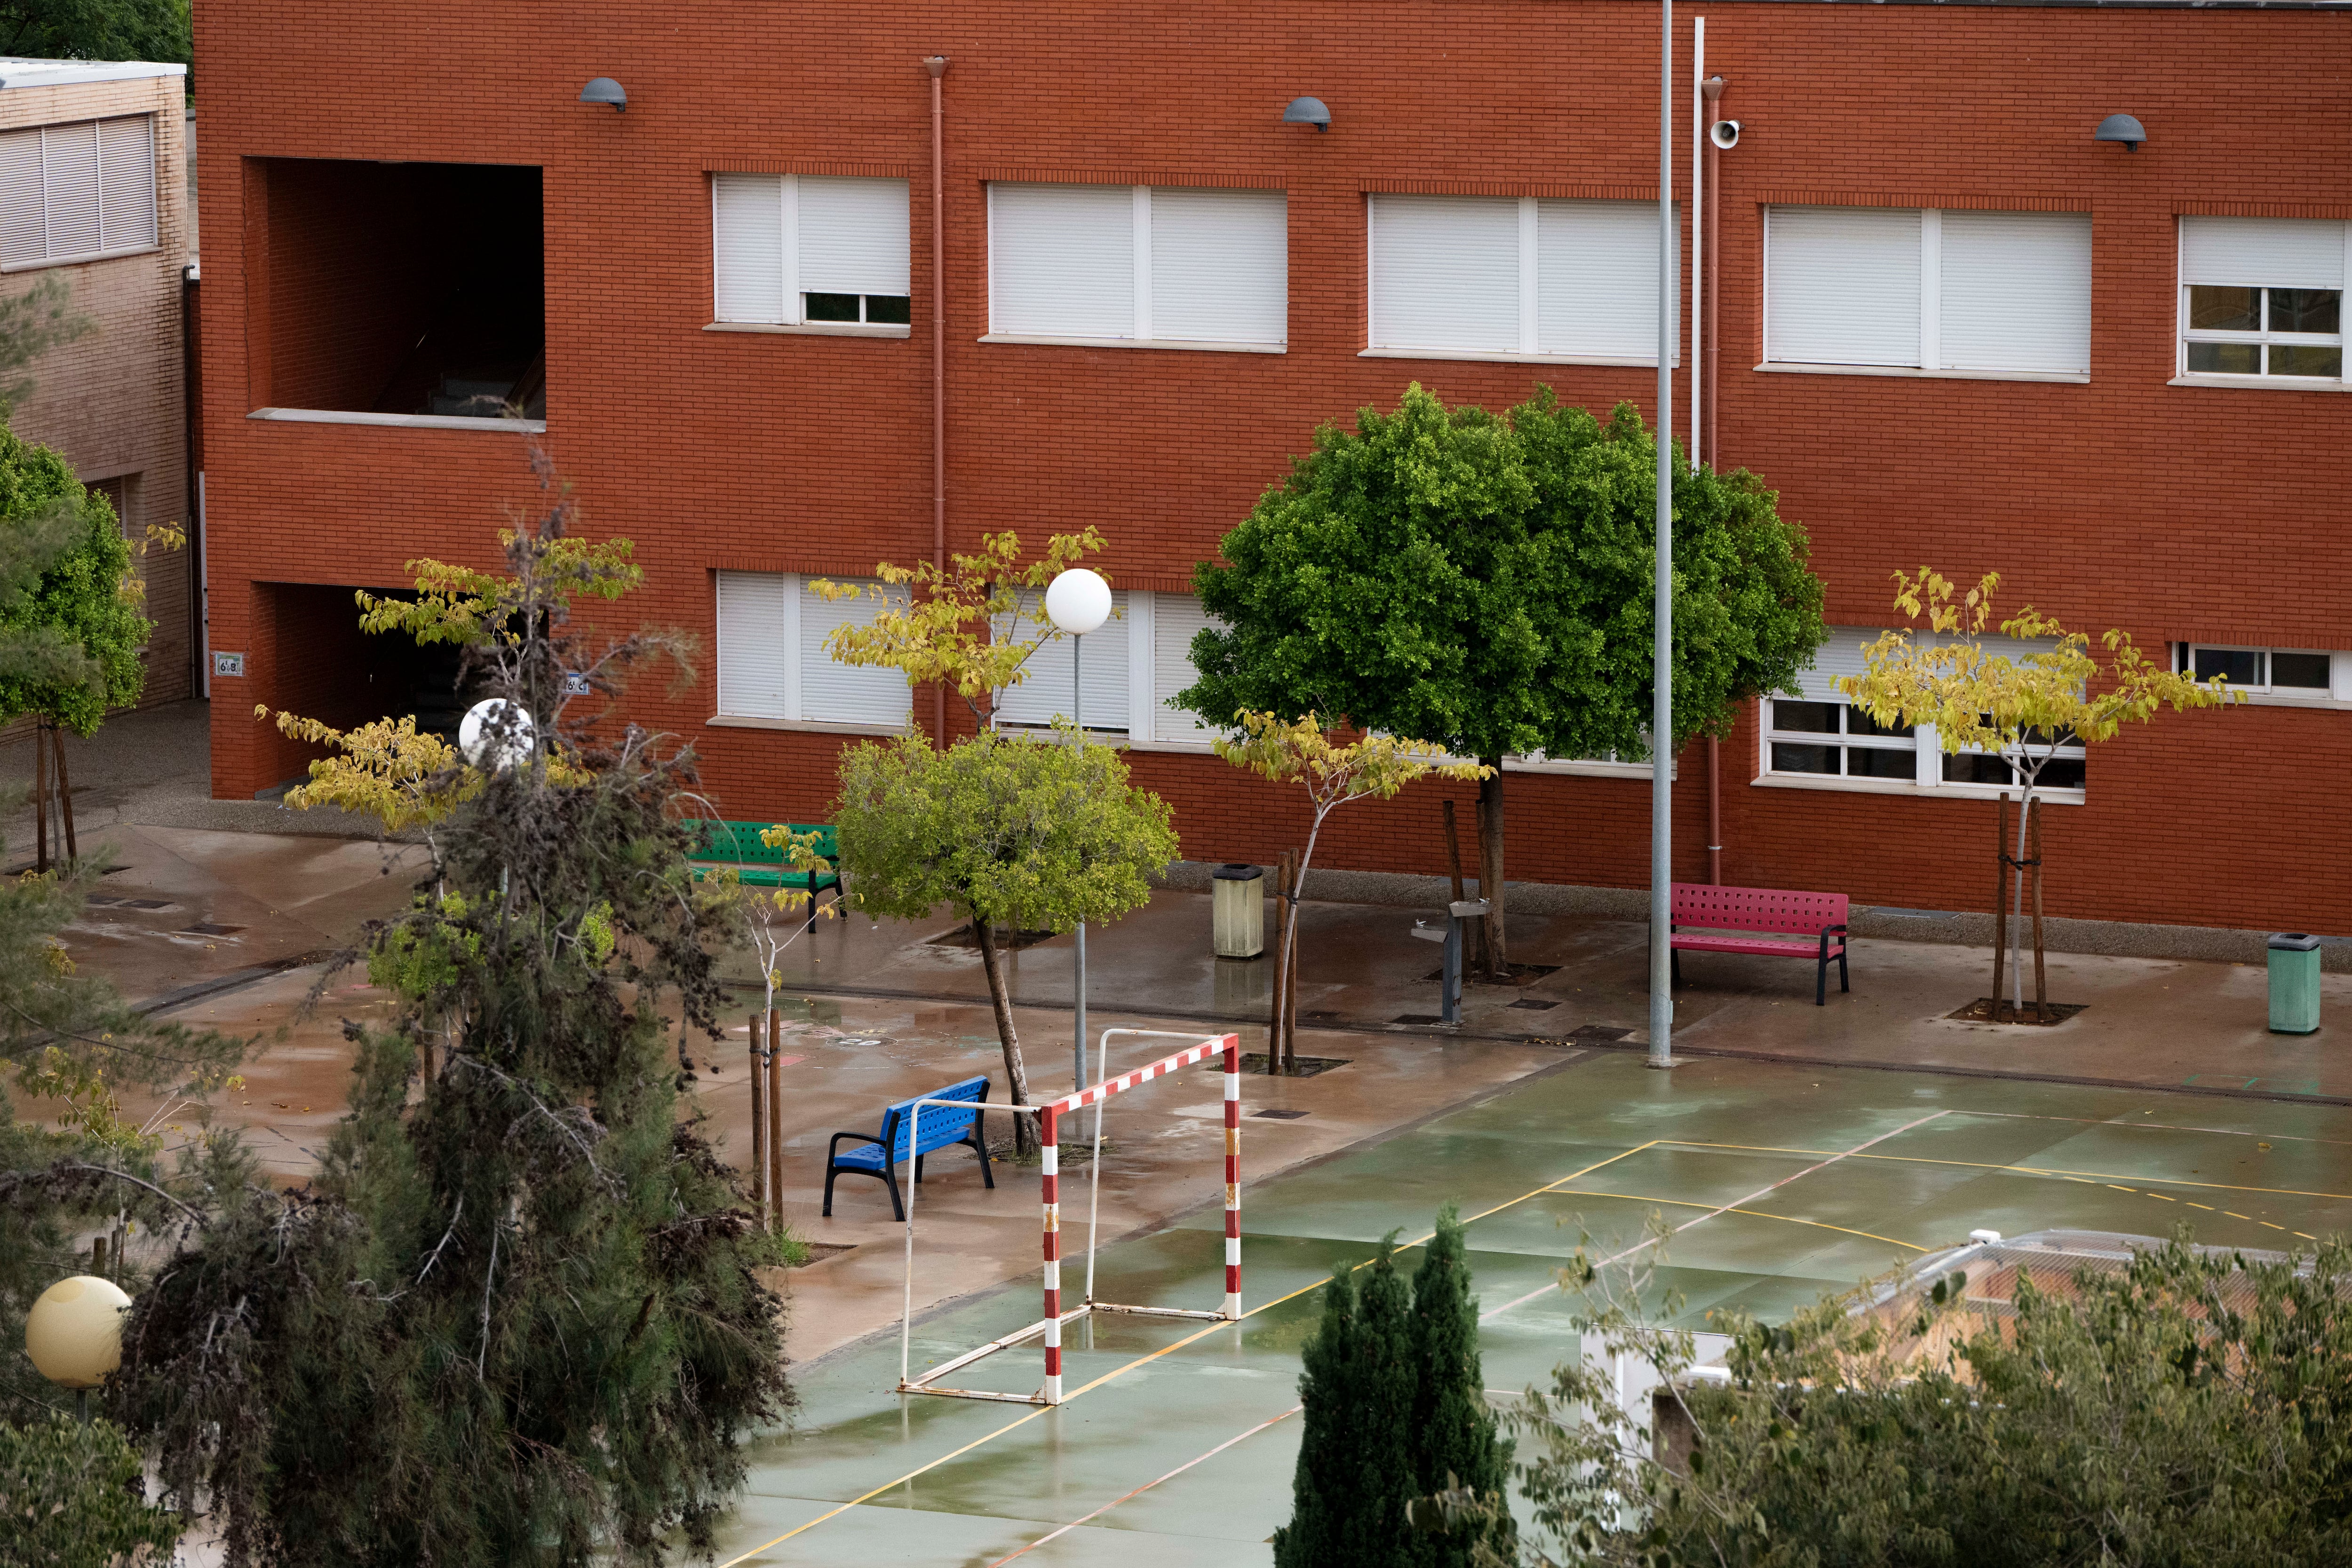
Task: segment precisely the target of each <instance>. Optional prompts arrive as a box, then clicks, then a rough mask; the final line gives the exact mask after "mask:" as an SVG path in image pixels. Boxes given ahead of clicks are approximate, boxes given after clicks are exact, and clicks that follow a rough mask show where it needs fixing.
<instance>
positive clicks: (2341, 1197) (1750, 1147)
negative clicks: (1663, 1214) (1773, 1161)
mask: <svg viewBox="0 0 2352 1568" xmlns="http://www.w3.org/2000/svg"><path fill="white" fill-rule="evenodd" d="M1653 1142H1654V1143H1655V1144H1657V1145H1664V1146H1666V1147H1670V1148H1684V1149H1738V1150H1740V1151H1741V1152H1743V1153H1746V1154H1751V1155H1830V1154H1835V1153H1836V1152H1837V1151H1836V1150H1834V1149H1784V1148H1779V1147H1776V1146H1774V1145H1769V1144H1706V1143H1699V1142H1696V1141H1694V1140H1690V1139H1685V1138H1657V1139H1654V1140H1653ZM1632 1152H1633V1151H1632V1150H1628V1151H1627V1153H1629V1154H1630V1153H1632ZM1849 1157H1850V1158H1853V1159H1857V1160H1891V1161H1893V1162H1894V1163H1895V1164H1897V1165H1906V1166H1958V1167H1959V1168H1961V1169H1965V1170H1979V1171H2020V1172H2022V1173H2023V1174H2025V1175H2027V1176H2070V1177H2073V1178H2074V1179H2076V1180H2088V1181H2113V1180H2115V1179H2116V1178H2117V1177H2118V1176H2120V1177H2122V1178H2123V1179H2124V1180H2126V1181H2144V1182H2154V1183H2156V1184H2158V1185H2159V1186H2190V1187H2196V1188H2198V1189H2199V1190H2200V1191H2205V1192H2258V1193H2263V1194H2265V1195H2267V1196H2269V1197H2326V1198H2334V1199H2335V1200H2336V1201H2337V1202H2340V1203H2352V1193H2347V1192H2306V1191H2305V1190H2304V1189H2303V1188H2301V1187H2293V1186H2231V1185H2230V1184H2229V1183H2227V1182H2218V1181H2189V1180H2188V1179H2187V1178H2185V1177H2181V1176H2142V1175H2140V1174H2138V1173H2137V1172H2136V1171H2075V1170H2067V1169H2065V1168H2064V1167H2063V1166H2019V1165H1995V1164H1992V1163H1990V1162H1989V1161H1985V1160H1931V1159H1924V1158H1921V1157H1920V1156H1918V1155H1850V1156H1849Z"/></svg>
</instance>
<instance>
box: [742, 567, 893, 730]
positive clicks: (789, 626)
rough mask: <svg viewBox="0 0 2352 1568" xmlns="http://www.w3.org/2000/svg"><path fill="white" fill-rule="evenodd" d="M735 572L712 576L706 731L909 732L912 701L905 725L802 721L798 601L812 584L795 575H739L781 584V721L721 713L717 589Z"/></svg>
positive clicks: (839, 579)
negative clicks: (771, 580) (782, 664)
mask: <svg viewBox="0 0 2352 1568" xmlns="http://www.w3.org/2000/svg"><path fill="white" fill-rule="evenodd" d="M732 570H734V569H732V568H722V569H720V570H718V571H714V572H713V573H712V574H711V578H710V618H711V619H710V624H711V639H710V643H711V649H712V665H713V669H712V677H713V678H712V680H711V683H710V689H711V706H712V710H713V711H712V713H711V716H709V718H707V719H705V720H704V721H703V723H704V724H705V725H707V726H709V727H712V728H716V729H793V730H815V731H821V732H824V733H826V734H832V735H905V734H908V733H909V728H910V726H911V724H912V722H913V713H912V700H911V696H910V698H909V706H908V719H907V720H906V721H904V722H901V723H898V724H859V723H856V722H855V721H853V720H846V719H823V718H820V719H810V718H803V717H802V716H801V714H802V682H801V600H802V595H803V594H804V593H805V592H806V591H807V589H808V585H809V583H810V582H812V581H814V580H816V579H814V578H811V577H810V576H808V575H806V574H803V573H800V572H790V571H775V572H758V571H745V572H741V573H740V575H741V576H745V577H776V578H782V580H783V582H784V593H783V618H782V624H781V625H779V626H778V627H777V628H776V633H777V635H778V636H780V637H781V638H782V644H783V653H784V704H783V706H784V712H783V715H782V716H781V717H779V716H773V715H767V714H730V713H727V712H725V711H723V710H722V709H720V708H719V703H720V701H721V700H722V695H723V694H724V693H725V691H726V689H727V682H726V675H725V673H724V670H723V668H722V666H723V664H724V663H725V660H726V658H727V629H726V626H725V625H724V624H723V622H722V616H723V613H724V612H723V610H722V608H721V607H722V605H723V604H724V602H725V596H724V594H723V592H722V591H721V589H720V586H719V579H720V577H721V576H723V575H725V574H727V573H728V572H730V571H732ZM825 580H828V581H835V582H844V583H848V582H857V583H861V584H862V583H863V581H864V580H863V579H859V578H855V577H850V576H842V577H835V578H829V579H825Z"/></svg>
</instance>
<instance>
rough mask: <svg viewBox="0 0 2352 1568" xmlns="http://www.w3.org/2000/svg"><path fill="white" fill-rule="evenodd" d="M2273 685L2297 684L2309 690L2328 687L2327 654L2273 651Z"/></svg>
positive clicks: (2322, 689) (2319, 689)
mask: <svg viewBox="0 0 2352 1568" xmlns="http://www.w3.org/2000/svg"><path fill="white" fill-rule="evenodd" d="M2271 685H2273V686H2296V687H2300V688H2302V689H2304V690H2307V691H2321V692H2324V691H2326V689H2327V655H2326V654H2325V653H2273V654H2272V655H2271Z"/></svg>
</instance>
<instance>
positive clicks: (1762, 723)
mask: <svg viewBox="0 0 2352 1568" xmlns="http://www.w3.org/2000/svg"><path fill="white" fill-rule="evenodd" d="M1776 701H1787V702H1807V703H1828V704H1831V705H1832V706H1836V707H1837V708H1838V709H1839V714H1840V716H1839V720H1838V723H1839V731H1838V733H1837V734H1835V735H1831V734H1828V733H1826V732H1824V731H1818V730H1783V729H1778V728H1776V727H1774V725H1773V715H1774V704H1775V702H1776ZM1852 709H1853V705H1852V704H1851V703H1849V702H1847V701H1846V700H1845V699H1844V698H1843V697H1842V696H1828V697H1811V696H1808V697H1782V696H1765V697H1760V698H1759V699H1758V701H1757V723H1756V734H1757V758H1756V780H1755V781H1756V783H1758V784H1759V785H1764V786H1768V787H1771V788H1775V789H1834V790H1843V791H1845V792H1848V793H1852V794H1862V795H1925V794H1936V795H1942V796H1947V797H1949V798H1952V799H1955V800H1960V799H1976V800H1991V799H1993V798H1994V797H1995V796H1997V795H2000V794H2002V793H2004V792H2006V793H2009V794H2012V795H2014V794H2018V793H2020V792H2021V791H2022V789H2023V788H2024V786H2023V785H2021V784H2018V783H2014V782H2012V783H2009V784H1976V783H1969V782H1964V781H1962V780H1959V779H1947V778H1945V777H1944V759H1945V758H1946V757H1948V756H1961V757H1972V756H1986V755H1990V753H1987V752H1986V751H1985V750H1984V749H1983V748H1982V747H1973V746H1972V747H1966V748H1964V749H1963V750H1961V751H1958V752H1947V751H1945V749H1944V748H1943V747H1942V745H1941V744H1940V743H1939V742H1938V739H1937V733H1936V727H1935V726H1933V725H1929V724H1923V725H1917V726H1915V727H1913V729H1912V732H1911V734H1909V735H1908V736H1889V735H1873V736H1861V735H1853V734H1850V733H1848V732H1847V730H1846V729H1845V725H1846V724H1847V723H1848V721H1849V719H1850V717H1851V714H1852ZM1776 741H1777V742H1779V743H1780V744H1781V745H1784V746H1828V747H1839V748H1843V749H1846V750H1865V751H1902V752H1907V753H1909V754H1911V756H1912V758H1913V766H1912V774H1911V777H1910V778H1908V779H1899V778H1898V779H1874V778H1867V777H1863V776H1858V775H1849V774H1846V773H1843V772H1840V773H1801V772H1796V771H1793V770H1791V771H1787V772H1783V771H1781V770H1780V769H1779V768H1775V767H1774V766H1773V765H1772V747H1773V744H1774V743H1775V742H1776ZM2057 757H2058V758H2059V759H2061V760H2074V761H2078V762H2087V756H2086V748H2085V747H2083V746H2082V745H2081V744H2080V743H2077V744H2075V745H2073V746H2062V747H2059V748H2058V751H2057ZM1840 765H1841V767H1843V758H1841V759H1840ZM2088 796H2089V791H2088V790H2087V789H2073V788H2062V787H2059V786H2055V785H2050V784H2037V785H2035V786H2034V788H2033V798H2034V799H2035V800H2042V801H2047V802H2049V803H2051V804H2053V805H2059V806H2080V805H2083V804H2084V803H2085V801H2086V800H2087V799H2088Z"/></svg>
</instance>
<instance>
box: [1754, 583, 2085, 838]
mask: <svg viewBox="0 0 2352 1568" xmlns="http://www.w3.org/2000/svg"><path fill="white" fill-rule="evenodd" d="M1921 635H1922V634H1921V633H1918V632H1914V633H1913V636H1914V638H1915V640H1916V639H1917V638H1919V637H1920V636H1921ZM1877 639H1878V632H1877V631H1876V630H1875V629H1874V628H1870V627H1863V626H1833V627H1832V628H1831V629H1830V637H1829V641H1828V642H1826V643H1823V644H1822V648H1821V652H1820V653H1817V654H1816V655H1815V656H1814V667H1813V668H1811V669H1810V670H1807V671H1805V672H1804V673H1803V674H1801V675H1800V676H1799V677H1798V683H1797V684H1798V687H1799V691H1800V695H1797V696H1794V697H1789V696H1768V697H1766V698H1764V699H1763V701H1762V703H1761V704H1760V705H1759V706H1760V709H1761V714H1762V731H1763V756H1762V758H1761V759H1760V760H1761V763H1762V773H1763V779H1762V781H1764V782H1772V783H1804V784H1812V785H1826V786H1831V787H1835V788H1844V789H1864V790H1875V791H1881V792H1885V791H1892V792H1896V793H1910V792H1912V791H1915V790H1927V789H1973V790H1976V791H1979V792H1983V793H1990V792H1992V791H1996V790H2000V789H2018V788H2019V787H2020V786H2019V784H2018V779H2017V774H2016V770H2015V769H2014V768H2011V766H2010V764H2009V762H2008V761H2007V759H2006V758H2000V757H1998V756H1994V755H1992V754H1990V753H1988V752H1982V751H1962V752H1957V753H1953V754H1949V755H1947V754H1946V753H1945V751H1944V750H1943V748H1942V747H1941V745H1940V744H1938V742H1937V736H1936V732H1935V731H1934V730H1933V729H1932V728H1929V727H1925V726H1922V727H1917V728H1913V727H1895V726H1882V725H1880V724H1878V723H1877V722H1875V721H1874V720H1873V719H1872V718H1871V716H1869V715H1868V714H1866V713H1864V712H1863V711H1862V710H1861V709H1860V708H1857V707H1855V706H1853V704H1851V703H1849V702H1848V701H1847V700H1846V698H1845V695H1844V694H1843V693H1842V692H1840V691H1839V690H1838V689H1837V688H1836V687H1835V686H1834V685H1832V684H1831V683H1832V681H1833V680H1834V679H1835V678H1836V677H1837V676H1839V675H1853V674H1861V673H1862V672H1863V669H1864V663H1863V656H1862V650H1863V648H1864V646H1865V645H1867V644H1869V643H1874V642H1875V641H1877ZM1980 641H1981V643H1982V645H1983V647H1984V648H1985V650H1986V652H1988V653H1995V654H2005V655H2007V656H2009V657H2011V658H2016V657H2018V656H2019V655H2021V654H2023V653H2035V652H2041V651H2043V650H2045V649H2047V648H2049V647H2053V646H2055V644H2054V643H2026V642H2022V641H2020V640H2017V639H2014V638H2008V637H1986V638H1983V639H1981V640H1980ZM2041 752H2042V742H2041V741H2040V740H2039V739H2036V740H2034V741H2032V754H2033V755H2035V756H2039V755H2040V754H2041ZM2085 781H2086V773H2085V758H2084V749H2083V747H2082V746H2081V745H2080V744H2077V743H2074V741H2073V739H2072V737H2064V738H2063V739H2062V740H2061V742H2060V744H2059V747H2058V750H2057V753H2056V755H2055V756H2053V758H2051V759H2050V760H2049V761H2048V762H2047V763H2045V764H2044V765H2043V766H2042V771H2041V775H2040V778H2039V780H2038V783H2037V786H2036V789H2035V795H2036V798H2037V799H2038V798H2040V796H2041V795H2042V793H2043V792H2044V791H2050V792H2054V794H2055V797H2056V798H2057V799H2059V800H2070V799H2071V800H2079V799H2081V791H2082V790H2083V789H2084V787H2085Z"/></svg>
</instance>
